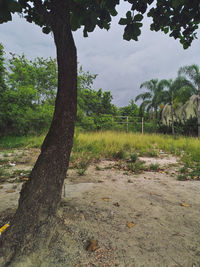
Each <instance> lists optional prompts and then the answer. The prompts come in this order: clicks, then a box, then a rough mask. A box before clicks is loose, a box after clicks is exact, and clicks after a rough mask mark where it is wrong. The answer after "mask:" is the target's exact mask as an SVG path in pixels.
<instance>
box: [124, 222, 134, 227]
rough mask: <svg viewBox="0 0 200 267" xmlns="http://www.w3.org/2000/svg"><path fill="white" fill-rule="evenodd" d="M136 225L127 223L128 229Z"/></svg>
mask: <svg viewBox="0 0 200 267" xmlns="http://www.w3.org/2000/svg"><path fill="white" fill-rule="evenodd" d="M134 225H135V224H134V223H132V222H127V223H126V226H127V227H128V228H133V226H134Z"/></svg>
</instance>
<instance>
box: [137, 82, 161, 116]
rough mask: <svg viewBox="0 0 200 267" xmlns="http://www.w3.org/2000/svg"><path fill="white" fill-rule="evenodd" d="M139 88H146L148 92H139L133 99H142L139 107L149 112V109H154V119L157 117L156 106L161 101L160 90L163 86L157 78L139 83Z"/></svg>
mask: <svg viewBox="0 0 200 267" xmlns="http://www.w3.org/2000/svg"><path fill="white" fill-rule="evenodd" d="M140 88H146V89H147V90H148V92H145V93H142V94H139V95H138V96H136V98H135V101H138V100H140V99H141V100H143V101H142V103H141V105H140V109H141V110H146V111H147V112H149V111H150V110H153V111H154V114H155V119H156V120H157V119H158V107H159V105H160V104H161V103H162V99H161V96H162V91H163V86H162V84H161V83H160V82H159V81H158V79H152V80H150V81H146V82H144V83H142V84H141V85H140Z"/></svg>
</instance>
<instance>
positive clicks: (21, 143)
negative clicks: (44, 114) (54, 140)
mask: <svg viewBox="0 0 200 267" xmlns="http://www.w3.org/2000/svg"><path fill="white" fill-rule="evenodd" d="M44 137H45V136H44V135H41V136H17V137H15V136H5V137H3V138H1V139H0V148H3V149H11V148H35V147H40V146H41V144H42V142H43V140H44Z"/></svg>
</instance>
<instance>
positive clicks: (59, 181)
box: [0, 0, 200, 266]
mask: <svg viewBox="0 0 200 267" xmlns="http://www.w3.org/2000/svg"><path fill="white" fill-rule="evenodd" d="M124 1H125V0H124ZM128 2H129V3H130V10H128V12H127V13H126V17H125V18H121V19H120V21H119V24H121V25H124V26H125V28H124V36H123V37H124V39H126V40H131V39H134V40H138V36H139V35H140V33H141V30H140V28H141V27H142V22H141V21H142V19H143V14H145V13H146V12H148V16H150V17H152V18H153V23H152V25H151V29H152V30H156V31H158V30H162V31H164V32H165V33H167V32H169V33H170V35H171V36H173V37H174V38H179V39H180V41H181V43H182V44H183V46H184V48H187V47H188V46H189V45H190V44H191V42H192V40H193V39H194V38H195V34H196V32H195V31H196V29H197V28H198V23H199V21H200V12H199V0H193V1H190V0H183V1H179V0H173V1H168V0H128ZM153 2H155V5H154V7H152V8H151V9H150V10H149V9H148V7H149V5H150V4H152V3H153ZM118 4H119V0H109V1H108V0H65V1H64V0H1V1H0V23H3V22H6V21H9V20H11V19H12V13H14V12H20V13H23V17H24V18H25V19H26V20H27V21H28V22H35V23H36V24H37V25H39V26H41V28H42V30H43V32H44V33H49V32H52V33H53V36H54V41H55V45H56V49H57V63H58V91H57V98H56V104H55V112H54V117H53V121H52V124H51V127H50V129H49V132H48V134H47V136H46V138H45V140H44V143H43V145H42V148H41V154H40V156H39V158H38V160H37V162H36V164H35V166H34V168H33V170H32V172H31V175H30V180H29V181H27V182H26V183H25V184H24V186H23V188H22V191H21V194H20V199H19V206H18V209H17V211H16V213H15V215H14V218H13V220H12V222H11V226H10V227H9V230H8V231H6V233H5V234H3V236H2V238H1V241H0V242H1V245H2V247H1V254H2V255H4V264H5V265H9V263H12V264H13V266H16V264H15V263H16V262H17V261H18V260H19V261H21V262H22V261H23V258H24V257H30V255H31V253H35V250H37V249H38V248H39V247H40V246H43V248H45V247H46V246H47V245H48V243H49V240H50V238H51V234H50V233H52V231H51V226H52V227H53V225H54V220H55V214H56V211H57V208H58V205H59V202H60V199H61V190H62V185H63V181H64V179H65V176H66V171H67V168H68V163H69V156H70V152H71V148H72V143H73V133H74V122H75V118H76V102H77V89H76V88H77V56H76V47H75V44H74V40H73V36H72V32H71V31H72V30H76V29H78V28H80V27H81V26H83V31H84V36H87V34H88V32H92V31H93V30H94V28H95V27H96V26H99V27H100V28H102V29H103V28H104V29H109V27H110V22H111V17H112V16H115V15H117V11H116V9H115V8H116V6H117V5H118ZM147 10H149V11H147ZM2 262H3V261H2Z"/></svg>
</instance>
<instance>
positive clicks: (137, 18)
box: [134, 14, 143, 21]
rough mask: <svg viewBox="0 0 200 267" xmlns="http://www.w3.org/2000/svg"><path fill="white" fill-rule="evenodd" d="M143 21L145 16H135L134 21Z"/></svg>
mask: <svg viewBox="0 0 200 267" xmlns="http://www.w3.org/2000/svg"><path fill="white" fill-rule="evenodd" d="M142 19H143V15H141V14H137V15H135V16H134V21H141V20H142Z"/></svg>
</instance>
